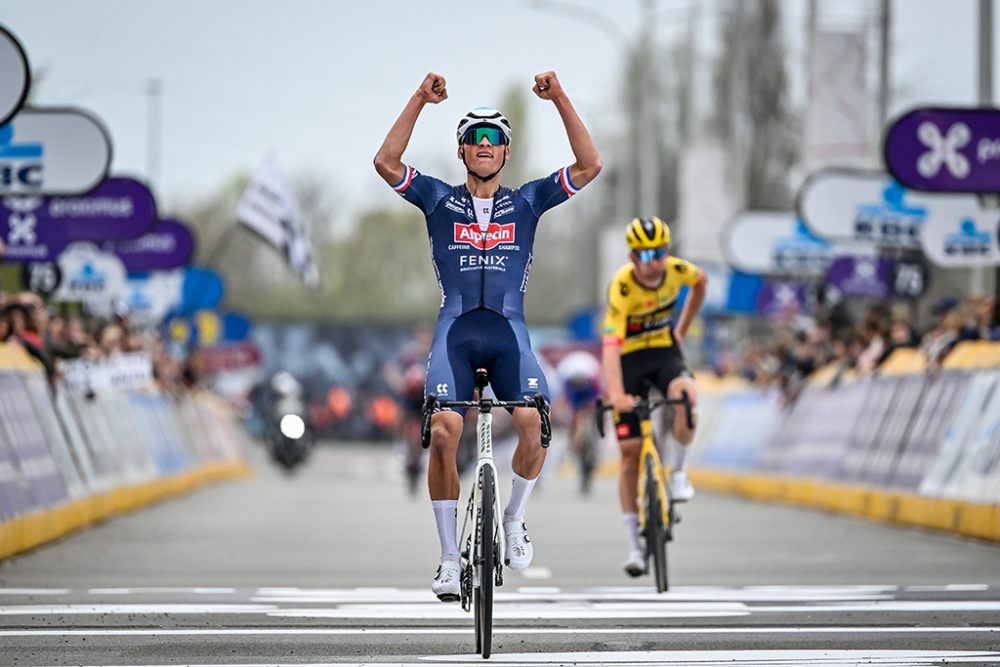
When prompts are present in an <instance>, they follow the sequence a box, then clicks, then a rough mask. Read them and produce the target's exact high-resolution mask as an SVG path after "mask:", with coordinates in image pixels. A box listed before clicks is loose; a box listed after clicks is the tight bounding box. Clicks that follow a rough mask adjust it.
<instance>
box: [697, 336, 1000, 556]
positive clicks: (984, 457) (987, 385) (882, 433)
mask: <svg viewBox="0 0 1000 667" xmlns="http://www.w3.org/2000/svg"><path fill="white" fill-rule="evenodd" d="M699 411H700V414H701V420H700V422H701V423H700V424H699V433H698V437H697V438H696V440H695V442H694V443H692V444H693V451H692V454H691V456H692V471H691V477H692V479H693V480H694V481H695V484H696V485H698V486H703V487H706V488H713V489H717V490H722V491H727V492H735V493H740V494H743V495H748V496H751V497H755V498H760V499H766V500H776V501H784V502H792V503H796V504H803V505H809V506H814V507H820V508H823V509H827V510H832V511H837V512H846V513H852V514H856V515H860V516H866V517H869V518H874V519H879V520H887V521H893V522H898V523H903V524H909V525H918V526H924V527H928V528H935V529H939V530H946V531H951V532H956V533H960V534H963V535H967V536H972V537H978V538H983V539H989V540H995V541H1000V344H998V343H983V342H975V343H961V344H959V345H958V346H956V348H955V350H953V351H952V353H951V354H950V355H949V356H948V357H947V358H946V360H945V363H944V365H943V368H942V369H940V371H937V372H933V373H932V372H930V371H928V370H927V369H926V368H925V367H924V363H923V360H922V357H921V355H920V353H919V351H917V350H912V349H902V350H897V351H896V352H894V353H893V356H892V357H890V359H888V360H887V361H886V363H885V364H884V365H883V368H882V370H881V372H880V373H879V374H878V375H875V376H869V377H854V376H852V375H851V374H846V375H845V376H843V377H840V376H839V375H838V374H837V373H835V372H834V371H832V370H829V369H827V370H825V371H822V372H819V373H817V374H815V375H814V376H813V377H811V378H810V380H809V381H808V383H807V385H806V386H805V388H804V389H803V390H802V392H801V393H800V394H799V396H798V397H797V399H796V400H795V401H794V402H793V403H792V404H790V405H787V406H782V405H781V402H780V401H779V399H778V396H777V394H776V392H774V391H773V390H768V391H760V390H755V389H751V388H748V387H744V388H742V389H736V390H734V389H725V390H722V391H712V390H708V391H703V392H702V394H701V396H700V399H699Z"/></svg>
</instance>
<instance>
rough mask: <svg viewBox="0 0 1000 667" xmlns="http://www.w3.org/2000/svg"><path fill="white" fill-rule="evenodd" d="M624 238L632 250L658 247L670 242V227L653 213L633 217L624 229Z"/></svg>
mask: <svg viewBox="0 0 1000 667" xmlns="http://www.w3.org/2000/svg"><path fill="white" fill-rule="evenodd" d="M625 239H626V240H627V241H628V247H629V248H631V249H632V250H642V249H644V248H659V247H660V246H664V245H668V244H669V243H670V227H668V226H667V223H665V222H663V221H662V220H660V219H659V218H657V217H656V216H655V215H654V216H651V217H648V218H633V219H632V222H630V223H628V227H627V228H626V230H625Z"/></svg>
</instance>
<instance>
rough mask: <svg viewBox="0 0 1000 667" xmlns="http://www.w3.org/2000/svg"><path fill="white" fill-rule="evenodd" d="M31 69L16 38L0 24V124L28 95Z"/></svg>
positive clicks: (13, 112) (14, 111) (5, 120)
mask: <svg viewBox="0 0 1000 667" xmlns="http://www.w3.org/2000/svg"><path fill="white" fill-rule="evenodd" d="M29 85H31V70H30V69H29V68H28V57H27V56H26V55H25V53H24V49H23V48H22V47H21V44H20V42H18V41H17V38H16V37H14V35H13V34H12V33H11V32H10V31H8V30H7V29H6V28H4V27H3V26H0V125H3V124H4V123H6V122H7V121H8V120H10V119H11V117H12V116H14V114H16V113H17V112H18V110H19V109H20V108H21V105H22V104H24V100H25V99H26V98H27V97H28V86H29Z"/></svg>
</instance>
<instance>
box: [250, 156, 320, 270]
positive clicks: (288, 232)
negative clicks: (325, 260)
mask: <svg viewBox="0 0 1000 667" xmlns="http://www.w3.org/2000/svg"><path fill="white" fill-rule="evenodd" d="M236 220H237V221H238V222H240V223H241V224H244V225H246V226H247V227H249V228H250V229H252V230H253V231H255V232H256V233H257V234H259V235H260V236H262V237H263V238H264V240H266V241H267V242H268V243H270V244H271V245H273V246H274V247H275V248H277V249H278V250H280V251H281V252H282V253H283V254H284V255H285V260H286V261H287V262H288V265H289V266H290V267H291V268H292V270H293V271H295V273H297V274H298V275H299V277H301V278H302V281H303V282H304V283H305V284H306V285H307V286H309V287H312V288H315V287H318V286H319V271H318V270H317V269H316V265H315V263H314V262H313V259H312V253H311V252H310V248H309V239H308V238H307V237H306V234H305V231H304V230H303V227H302V219H301V217H300V216H299V208H298V206H297V205H296V203H295V197H294V196H293V195H292V191H291V190H290V189H289V188H288V185H287V184H286V183H285V179H284V177H283V176H282V174H281V171H280V170H279V169H278V165H277V164H276V163H275V161H274V160H273V159H272V158H270V157H268V158H266V159H265V160H264V162H263V164H261V165H260V167H259V168H258V169H257V173H255V174H254V176H253V178H252V179H251V180H250V184H249V185H248V186H247V189H246V192H244V193H243V197H242V198H241V199H240V203H239V204H237V206H236Z"/></svg>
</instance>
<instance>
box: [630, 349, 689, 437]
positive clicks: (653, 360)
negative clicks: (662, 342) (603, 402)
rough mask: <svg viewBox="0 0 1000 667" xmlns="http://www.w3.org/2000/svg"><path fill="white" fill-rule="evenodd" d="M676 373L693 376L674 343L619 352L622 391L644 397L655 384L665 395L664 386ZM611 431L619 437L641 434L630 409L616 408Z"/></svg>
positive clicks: (638, 435) (635, 417)
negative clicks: (619, 410) (623, 389)
mask: <svg viewBox="0 0 1000 667" xmlns="http://www.w3.org/2000/svg"><path fill="white" fill-rule="evenodd" d="M679 377H688V378H689V377H694V376H693V375H692V374H691V371H690V370H688V367H687V366H686V365H685V364H684V355H683V354H681V351H680V350H679V349H677V347H676V346H671V347H651V348H649V349H646V350H636V351H635V352H630V353H629V354H625V355H622V381H623V384H624V385H625V393H626V394H632V395H633V396H638V397H639V398H647V397H648V396H649V390H650V388H652V387H655V388H656V389H659V390H660V391H661V392H663V395H664V396H666V395H667V387H669V386H670V383H671V382H673V381H674V380H675V379H676V378H679ZM615 433H617V434H618V439H619V440H627V439H629V438H638V437H641V436H642V430H641V429H640V427H639V418H638V416H636V414H635V413H634V412H625V413H621V414H619V413H617V412H616V413H615Z"/></svg>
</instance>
